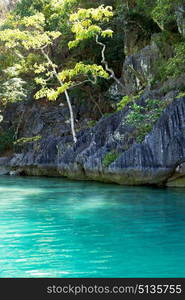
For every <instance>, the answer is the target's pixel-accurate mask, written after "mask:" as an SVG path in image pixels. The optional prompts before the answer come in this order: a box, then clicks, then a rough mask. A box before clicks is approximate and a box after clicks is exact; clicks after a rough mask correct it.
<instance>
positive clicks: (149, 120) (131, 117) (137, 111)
mask: <svg viewBox="0 0 185 300" xmlns="http://www.w3.org/2000/svg"><path fill="white" fill-rule="evenodd" d="M165 106H166V103H164V102H161V101H160V100H148V101H147V103H146V105H145V106H140V105H138V104H136V103H133V104H132V105H131V112H130V113H129V114H128V115H127V117H126V120H125V124H126V125H128V126H132V127H135V128H136V141H137V142H139V143H140V142H142V141H143V139H144V137H145V136H146V134H148V133H149V132H150V131H151V130H152V128H153V126H154V124H155V123H156V121H157V120H158V119H159V117H160V115H161V113H162V111H163V110H164V108H165Z"/></svg>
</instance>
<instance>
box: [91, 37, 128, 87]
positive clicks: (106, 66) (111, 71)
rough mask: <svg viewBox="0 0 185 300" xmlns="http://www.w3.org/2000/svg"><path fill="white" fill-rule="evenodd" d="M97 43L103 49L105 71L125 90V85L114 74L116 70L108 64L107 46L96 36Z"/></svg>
mask: <svg viewBox="0 0 185 300" xmlns="http://www.w3.org/2000/svg"><path fill="white" fill-rule="evenodd" d="M96 43H97V44H98V45H100V46H101V47H102V51H101V56H102V61H101V63H102V64H103V65H104V66H105V70H106V71H107V72H108V73H109V74H110V77H109V79H110V78H113V79H114V80H115V81H116V82H117V84H118V85H120V86H121V87H122V88H123V84H122V83H121V81H120V80H119V79H118V78H117V77H116V75H115V73H114V70H113V69H111V68H110V67H109V65H108V62H107V61H106V59H105V50H106V45H105V44H103V43H102V42H100V41H99V39H98V35H97V36H96Z"/></svg>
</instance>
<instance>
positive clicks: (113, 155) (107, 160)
mask: <svg viewBox="0 0 185 300" xmlns="http://www.w3.org/2000/svg"><path fill="white" fill-rule="evenodd" d="M118 157H119V153H117V152H115V151H111V152H108V153H107V154H106V155H105V156H104V158H103V161H102V163H103V166H104V167H105V168H107V167H108V166H109V165H110V164H111V163H113V162H114V161H115V160H116V159H117V158H118Z"/></svg>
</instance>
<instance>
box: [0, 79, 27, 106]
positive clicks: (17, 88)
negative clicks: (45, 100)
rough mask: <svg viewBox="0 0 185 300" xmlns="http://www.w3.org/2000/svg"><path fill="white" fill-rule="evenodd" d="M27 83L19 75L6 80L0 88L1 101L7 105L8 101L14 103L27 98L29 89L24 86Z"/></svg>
mask: <svg viewBox="0 0 185 300" xmlns="http://www.w3.org/2000/svg"><path fill="white" fill-rule="evenodd" d="M25 84H26V82H25V81H23V80H22V79H21V78H19V77H13V78H10V79H9V80H7V81H6V82H4V83H3V84H2V86H1V89H0V97H1V103H2V104H3V105H5V104H7V103H8V102H11V103H13V102H17V101H22V100H24V99H26V97H27V91H26V89H25V88H24V85H25Z"/></svg>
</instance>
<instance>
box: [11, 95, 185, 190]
mask: <svg viewBox="0 0 185 300" xmlns="http://www.w3.org/2000/svg"><path fill="white" fill-rule="evenodd" d="M128 112H129V107H125V109H124V110H123V111H120V112H118V113H115V114H113V115H111V116H109V117H107V118H105V117H104V118H102V119H101V120H100V121H99V122H98V123H97V124H96V126H94V127H93V128H90V129H84V130H81V131H79V132H78V142H77V143H76V145H74V144H73V143H72V139H71V136H70V135H66V134H63V132H65V133H66V130H67V127H65V126H66V125H65V126H64V125H62V124H61V125H60V126H61V127H60V131H57V133H54V132H55V130H56V128H58V126H56V127H55V126H53V127H52V130H53V132H51V131H50V134H47V135H43V137H42V139H41V140H39V141H37V142H35V143H29V145H27V146H26V148H25V151H24V152H23V153H17V154H16V155H14V156H13V157H12V159H11V160H10V162H9V165H10V166H11V169H12V170H14V169H17V168H18V169H19V172H20V173H25V174H27V175H47V176H56V175H59V176H67V177H69V178H74V179H88V180H89V179H91V180H100V181H105V182H116V183H119V184H124V185H141V184H158V185H161V184H168V182H171V178H173V176H174V174H175V173H176V172H177V167H178V166H179V165H181V164H183V163H184V162H185V98H180V99H176V100H174V101H173V103H171V104H170V105H169V106H168V107H167V108H166V110H165V111H164V113H163V114H162V116H161V117H160V119H159V121H158V122H157V124H156V125H155V126H154V128H153V130H152V132H151V133H150V134H148V135H147V136H146V137H145V140H144V141H143V143H141V144H137V143H135V142H134V140H130V139H129V137H130V135H129V131H131V129H130V128H128V127H126V125H125V122H124V120H125V117H126V115H127V114H128ZM45 113H46V112H45ZM58 113H59V112H58ZM32 117H33V116H30V118H32ZM50 117H51V116H50ZM53 118H54V114H53ZM55 118H57V116H55ZM40 119H42V121H43V114H42V113H41V112H40ZM47 121H48V118H47ZM53 121H54V120H53ZM55 121H56V120H55ZM45 122H46V121H45ZM61 123H62V121H61ZM62 126H63V127H62ZM44 127H45V129H44V132H45V133H46V132H47V130H48V129H47V124H44ZM34 128H35V127H34ZM41 128H42V126H40V131H41V132H42V130H43V129H41ZM48 128H49V127H48ZM34 130H35V129H34ZM50 130H51V129H50ZM63 130H64V131H63ZM37 132H38V130H37ZM59 132H60V134H59ZM111 151H116V152H117V153H119V155H118V156H117V157H116V158H115V161H113V162H112V163H111V164H110V165H109V166H107V167H105V166H104V164H103V160H104V158H105V156H106V155H107V153H111ZM181 177H182V174H181ZM172 181H173V180H172ZM171 185H172V183H171Z"/></svg>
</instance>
